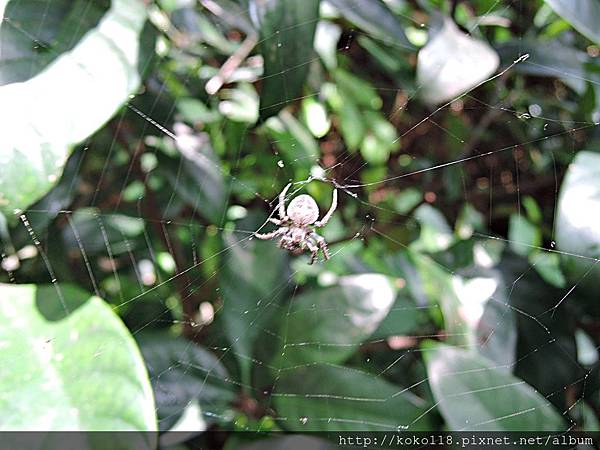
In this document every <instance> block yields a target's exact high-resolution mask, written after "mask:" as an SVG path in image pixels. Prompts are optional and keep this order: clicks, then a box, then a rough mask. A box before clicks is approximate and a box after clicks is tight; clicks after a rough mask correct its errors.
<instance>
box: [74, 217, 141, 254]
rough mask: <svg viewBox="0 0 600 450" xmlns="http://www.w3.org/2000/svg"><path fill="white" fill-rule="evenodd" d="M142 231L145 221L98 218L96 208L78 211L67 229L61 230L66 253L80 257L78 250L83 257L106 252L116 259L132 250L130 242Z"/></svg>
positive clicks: (127, 218)
mask: <svg viewBox="0 0 600 450" xmlns="http://www.w3.org/2000/svg"><path fill="white" fill-rule="evenodd" d="M143 231H144V221H143V220H140V219H139V218H137V217H131V216H126V215H123V214H106V215H102V214H100V211H99V210H98V209H96V208H81V209H77V210H76V211H75V212H74V213H73V214H72V215H71V220H70V222H69V226H67V227H65V228H64V229H63V233H62V236H63V242H64V246H65V247H66V249H67V251H75V252H77V253H79V246H80V245H81V247H83V249H84V250H85V252H86V254H88V255H95V254H97V253H104V254H106V252H107V246H108V247H110V251H111V253H112V254H113V255H119V254H122V253H125V252H127V251H131V250H133V249H134V248H135V244H134V243H133V239H134V238H135V237H136V236H139V235H141V234H142V232H143Z"/></svg>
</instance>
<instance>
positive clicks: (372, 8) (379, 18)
mask: <svg viewBox="0 0 600 450" xmlns="http://www.w3.org/2000/svg"><path fill="white" fill-rule="evenodd" d="M329 2H330V3H331V4H332V5H333V6H335V7H336V8H337V9H338V10H339V12H340V13H341V14H342V15H343V16H344V17H346V18H347V19H348V20H349V21H350V22H352V23H354V24H355V25H356V26H358V27H359V28H361V29H363V30H364V31H366V32H367V33H369V34H370V35H372V36H374V37H376V38H378V39H380V40H382V41H384V42H386V43H388V44H393V45H397V46H399V47H402V48H406V49H408V50H412V49H414V45H412V44H411V43H410V41H409V40H408V38H407V37H406V34H404V29H403V28H402V25H401V24H400V22H399V21H398V19H397V18H396V16H395V15H394V13H392V11H390V9H389V8H388V7H387V5H386V4H385V3H384V2H382V1H381V0H329Z"/></svg>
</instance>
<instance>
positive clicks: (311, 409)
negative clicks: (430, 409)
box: [273, 365, 432, 432]
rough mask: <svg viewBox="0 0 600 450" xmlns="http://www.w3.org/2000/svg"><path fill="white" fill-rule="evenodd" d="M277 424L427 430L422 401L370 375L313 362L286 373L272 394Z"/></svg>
mask: <svg viewBox="0 0 600 450" xmlns="http://www.w3.org/2000/svg"><path fill="white" fill-rule="evenodd" d="M273 398H274V403H275V409H276V410H277V412H278V415H279V416H281V417H283V418H285V421H282V425H283V426H284V427H285V428H286V429H288V430H292V431H295V432H302V431H332V430H335V431H356V430H357V429H360V430H361V431H383V430H394V431H396V430H399V429H408V430H410V431H419V430H429V429H431V426H432V425H431V424H430V423H429V416H428V415H426V414H425V411H426V410H427V405H426V403H425V401H424V400H422V399H421V398H419V397H417V396H416V395H414V394H412V393H411V392H410V391H409V390H404V389H402V388H400V387H399V386H395V385H393V384H391V383H389V382H387V381H385V380H384V379H382V378H380V377H378V376H377V375H375V374H372V373H366V372H362V371H359V370H356V369H352V368H349V367H337V366H329V365H324V366H321V365H316V366H310V367H301V368H295V369H292V370H290V371H289V372H287V371H286V373H285V374H284V375H282V377H281V378H280V379H279V380H278V382H277V383H276V385H275V390H274V392H273Z"/></svg>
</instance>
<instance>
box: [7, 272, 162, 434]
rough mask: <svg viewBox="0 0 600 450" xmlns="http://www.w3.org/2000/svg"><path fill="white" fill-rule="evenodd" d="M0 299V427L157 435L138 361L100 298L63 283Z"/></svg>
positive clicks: (11, 289) (12, 291)
mask: <svg viewBox="0 0 600 450" xmlns="http://www.w3.org/2000/svg"><path fill="white" fill-rule="evenodd" d="M55 288H56V290H55ZM59 290H60V295H59V294H57V291H59ZM0 297H1V298H2V302H0V343H1V344H2V352H0V392H2V395H0V417H2V418H1V419H0V429H2V430H85V431H93V430H138V431H152V430H156V416H155V412H154V402H153V398H152V388H151V387H150V383H149V381H148V376H147V374H146V370H145V368H144V362H143V360H142V358H141V355H140V353H139V351H138V348H137V347H136V345H135V342H134V340H133V338H132V337H131V335H130V334H129V332H128V330H127V329H126V328H125V326H124V325H123V323H122V322H121V321H120V320H119V318H118V317H117V316H116V315H115V314H114V313H113V311H112V310H111V308H110V307H108V306H107V305H106V304H105V303H104V302H103V301H102V300H101V299H99V298H97V297H91V298H90V296H89V294H86V293H82V291H80V290H77V289H73V288H70V287H69V286H68V285H65V284H61V285H58V284H57V285H55V286H46V287H41V286H38V287H36V286H34V285H18V286H13V285H0ZM77 305H80V306H79V307H77ZM42 307H43V308H44V309H43V310H42V309H41V308H42ZM42 311H43V312H42ZM69 312H70V314H67V313H69ZM65 315H66V317H65Z"/></svg>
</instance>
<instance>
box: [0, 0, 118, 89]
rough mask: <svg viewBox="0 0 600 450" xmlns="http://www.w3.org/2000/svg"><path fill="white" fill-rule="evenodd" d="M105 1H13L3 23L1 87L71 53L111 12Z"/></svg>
mask: <svg viewBox="0 0 600 450" xmlns="http://www.w3.org/2000/svg"><path fill="white" fill-rule="evenodd" d="M109 6H110V2H109V1H106V0H75V1H73V0H50V1H48V2H46V4H45V5H44V6H43V7H41V6H40V3H39V1H37V0H12V1H9V2H8V3H7V5H6V9H5V10H4V17H5V19H6V20H4V21H2V22H0V48H1V49H2V59H1V60H0V85H3V84H8V83H15V82H18V81H25V80H28V79H29V78H31V77H32V76H34V75H36V74H37V73H39V72H40V71H41V70H42V69H44V67H46V66H47V65H48V64H50V63H51V62H52V61H53V60H55V59H56V58H57V57H58V56H59V55H60V54H61V53H63V52H65V51H67V50H71V49H72V48H73V47H74V46H75V45H76V44H77V42H78V41H79V40H80V39H81V38H82V36H83V35H84V34H85V33H87V32H88V31H89V30H90V29H92V28H93V27H95V26H96V25H97V24H98V21H99V20H100V19H101V18H102V16H103V15H104V14H105V13H106V11H107V10H108V7H109Z"/></svg>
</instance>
